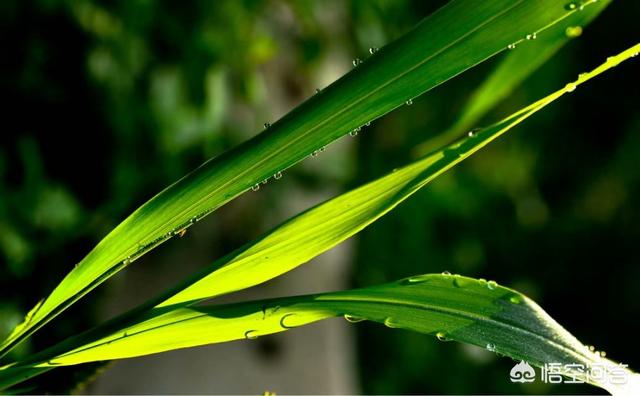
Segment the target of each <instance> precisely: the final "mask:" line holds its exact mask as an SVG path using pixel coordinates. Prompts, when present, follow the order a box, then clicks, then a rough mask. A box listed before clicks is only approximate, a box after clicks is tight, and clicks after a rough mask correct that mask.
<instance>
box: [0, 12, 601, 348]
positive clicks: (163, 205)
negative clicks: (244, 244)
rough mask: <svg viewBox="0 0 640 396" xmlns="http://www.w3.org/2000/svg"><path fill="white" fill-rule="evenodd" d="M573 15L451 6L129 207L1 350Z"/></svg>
mask: <svg viewBox="0 0 640 396" xmlns="http://www.w3.org/2000/svg"><path fill="white" fill-rule="evenodd" d="M593 1H594V0H589V1H585V2H584V4H585V5H589V4H591V3H592V2H593ZM576 12H579V11H578V9H577V8H575V7H574V8H573V9H570V8H565V7H564V5H563V4H561V3H558V2H557V1H556V0H538V1H525V0H494V1H468V0H466V1H465V0H454V1H452V2H450V3H449V4H447V5H446V6H445V7H443V8H442V9H440V10H439V11H437V12H436V13H434V14H433V15H431V16H430V17H429V18H427V19H425V20H424V21H423V22H422V23H420V24H419V25H418V26H416V27H415V28H414V29H413V30H411V31H410V32H409V33H407V34H406V35H404V36H403V37H401V38H400V39H398V40H396V41H395V42H393V43H391V44H389V45H387V46H385V47H384V48H382V49H380V51H379V52H378V53H376V54H375V55H373V56H371V57H370V58H369V59H367V60H366V61H365V62H364V63H362V64H361V65H359V66H358V67H357V68H356V69H355V70H354V71H352V72H350V73H348V74H346V75H345V76H344V77H342V78H340V79H339V80H338V81H336V82H335V83H333V84H332V85H331V86H329V87H327V88H326V89H324V90H322V92H321V93H320V94H318V95H314V96H312V97H311V98H310V99H308V100H307V101H305V102H304V103H302V104H301V105H300V106H298V107H297V108H296V109H294V110H293V111H291V112H290V113H289V114H287V115H286V116H284V117H283V118H282V119H280V120H278V121H277V122H276V123H274V124H273V125H272V126H271V127H269V128H268V129H267V130H266V131H264V132H263V133H261V134H259V135H257V136H256V137H254V138H253V139H251V140H249V141H247V142H245V143H244V144H241V145H239V146H237V147H236V148H234V149H233V150H230V151H228V152H226V153H224V154H222V155H220V156H218V157H216V158H213V159H211V160H209V161H208V162H206V163H204V164H203V165H201V166H200V167H199V168H198V169H196V170H194V171H193V172H191V173H190V174H188V175H186V176H185V177H184V178H182V179H181V180H179V181H178V182H176V183H175V184H173V185H171V186H170V187H168V188H167V189H165V190H164V191H162V192H161V193H159V194H158V195H156V196H155V197H153V198H152V199H151V200H150V201H148V202H147V203H145V204H144V205H143V206H142V207H140V208H139V209H138V210H136V211H135V212H134V213H133V214H131V215H130V216H129V217H128V218H127V219H125V220H124V221H123V222H122V223H121V224H120V225H119V226H117V227H116V228H115V229H114V230H113V231H112V232H111V233H110V234H109V235H107V236H106V237H105V238H104V239H103V240H102V241H101V242H100V243H99V244H98V245H97V246H96V247H95V248H94V249H93V250H92V251H91V252H90V253H89V254H88V255H87V256H86V257H85V258H84V259H83V260H82V261H81V262H80V263H79V264H78V265H77V266H76V267H75V268H74V269H73V270H72V271H71V272H70V273H69V274H68V275H67V276H66V277H65V278H64V279H63V280H62V282H61V283H60V284H59V285H58V286H57V287H56V288H55V289H54V290H53V292H52V293H51V294H50V295H49V297H47V298H46V299H45V301H44V303H43V304H42V305H41V306H40V307H39V308H38V309H37V310H36V311H35V313H34V315H33V316H32V317H31V318H30V320H29V321H26V322H25V325H24V326H23V327H22V328H21V329H19V331H17V332H14V333H12V335H11V337H9V338H7V339H6V340H4V342H3V343H2V344H0V356H2V355H4V354H6V353H7V352H8V351H9V350H10V349H11V348H12V347H14V346H15V345H16V344H18V343H19V342H21V341H22V340H24V339H25V338H26V337H28V336H29V335H30V334H32V333H33V332H35V331H36V330H37V329H38V328H40V327H41V326H42V325H44V324H45V323H46V322H48V321H49V320H51V319H52V318H53V317H55V316H56V315H58V314H59V313H60V312H61V311H63V310H64V309H66V308H67V307H68V306H69V305H71V304H73V303H74V302H75V301H77V300H78V299H79V298H81V297H82V296H83V295H85V294H86V293H88V292H89V291H90V290H92V289H93V288H95V287H96V286H97V285H99V284H100V283H102V282H104V281H105V280H106V279H108V278H109V277H110V276H112V275H113V274H115V273H116V272H118V271H120V270H121V269H123V268H124V267H126V266H127V265H128V264H130V263H131V262H133V261H135V260H136V259H137V258H139V257H140V256H141V255H143V254H145V253H146V252H148V251H149V250H150V249H152V248H154V247H156V246H157V245H159V244H160V243H162V242H164V241H166V240H167V239H169V238H171V237H172V236H174V235H176V234H178V233H180V232H181V230H183V229H185V228H187V227H189V226H191V225H192V224H193V223H195V222H196V221H198V220H199V219H201V218H202V217H203V216H206V215H207V214H209V213H211V212H212V211H214V210H215V209H217V208H218V207H220V206H221V205H223V204H225V203H226V202H228V201H229V200H231V199H233V198H234V197H236V196H238V195H239V194H241V193H243V192H245V191H247V190H248V189H249V188H250V187H251V186H253V185H255V184H257V183H259V182H260V181H262V180H265V179H267V178H269V177H271V176H272V175H273V174H275V173H277V172H281V171H282V170H284V169H286V168H288V167H289V166H291V165H293V164H295V163H296V162H298V161H300V160H302V159H303V158H305V157H306V156H307V155H309V153H311V152H313V151H314V150H316V149H319V148H320V147H323V146H325V145H327V144H329V143H330V142H332V141H334V140H336V139H338V138H339V137H341V136H344V135H345V134H346V133H348V132H349V131H351V130H353V129H355V128H359V127H360V126H361V125H363V124H365V123H366V122H369V121H371V120H373V119H375V118H378V117H380V116H382V115H384V114H385V113H387V112H389V111H391V110H393V109H394V108H397V107H399V106H401V105H402V104H404V103H405V102H406V101H407V100H410V99H412V98H415V97H417V96H418V95H420V94H422V93H424V92H425V91H427V90H429V89H432V88H433V87H435V86H437V85H439V84H441V83H443V82H444V81H446V80H448V79H450V78H452V77H454V76H456V75H457V74H459V73H461V72H463V71H464V70H466V69H468V68H470V67H472V66H473V65H475V64H477V63H479V62H481V61H483V60H485V59H487V58H488V57H490V56H492V55H494V54H496V53H498V52H500V51H502V50H503V49H504V48H505V47H506V46H507V45H508V44H510V43H513V42H517V41H519V40H523V37H525V36H526V35H527V34H532V33H536V34H539V33H540V32H541V31H543V30H544V29H546V28H548V27H549V26H552V25H553V24H554V23H556V22H558V21H559V20H562V19H563V18H566V17H568V16H570V15H572V14H574V13H576Z"/></svg>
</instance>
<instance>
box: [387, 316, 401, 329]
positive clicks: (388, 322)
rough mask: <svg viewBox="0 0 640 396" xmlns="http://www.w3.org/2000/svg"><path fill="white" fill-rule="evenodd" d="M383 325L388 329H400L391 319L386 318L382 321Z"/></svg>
mask: <svg viewBox="0 0 640 396" xmlns="http://www.w3.org/2000/svg"><path fill="white" fill-rule="evenodd" d="M384 325H385V326H387V327H388V328H390V329H397V328H399V327H400V325H399V324H398V323H396V322H394V321H393V319H392V318H386V319H385V320H384Z"/></svg>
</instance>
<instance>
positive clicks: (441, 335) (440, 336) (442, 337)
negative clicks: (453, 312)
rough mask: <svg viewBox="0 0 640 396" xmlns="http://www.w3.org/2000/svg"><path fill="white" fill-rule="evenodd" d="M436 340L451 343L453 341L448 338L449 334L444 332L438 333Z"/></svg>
mask: <svg viewBox="0 0 640 396" xmlns="http://www.w3.org/2000/svg"><path fill="white" fill-rule="evenodd" d="M436 338H437V339H438V340H440V341H451V339H450V338H448V337H447V334H446V333H445V332H444V331H439V332H437V333H436Z"/></svg>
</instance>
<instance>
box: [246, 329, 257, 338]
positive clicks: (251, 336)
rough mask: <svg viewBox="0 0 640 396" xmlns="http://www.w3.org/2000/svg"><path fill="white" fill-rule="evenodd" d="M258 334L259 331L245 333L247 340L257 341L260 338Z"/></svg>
mask: <svg viewBox="0 0 640 396" xmlns="http://www.w3.org/2000/svg"><path fill="white" fill-rule="evenodd" d="M257 332H258V331H257V330H247V331H246V332H245V333H244V338H246V339H247V340H255V339H256V338H258V334H256V333H257Z"/></svg>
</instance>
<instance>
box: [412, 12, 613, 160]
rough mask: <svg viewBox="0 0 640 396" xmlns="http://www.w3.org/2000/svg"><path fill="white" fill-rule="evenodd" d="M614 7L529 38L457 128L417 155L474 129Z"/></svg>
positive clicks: (500, 66)
mask: <svg viewBox="0 0 640 396" xmlns="http://www.w3.org/2000/svg"><path fill="white" fill-rule="evenodd" d="M610 3H611V0H600V1H598V2H597V3H596V4H594V5H593V6H591V7H588V8H585V9H584V10H583V11H582V12H577V13H575V14H573V15H570V16H569V17H567V18H565V19H564V20H562V21H560V22H558V23H557V24H555V25H553V26H551V27H550V28H549V29H547V30H545V31H544V32H543V33H542V34H539V35H529V36H528V40H527V41H525V42H523V43H522V44H520V45H518V46H517V47H514V48H513V51H509V52H508V53H507V54H505V55H504V58H503V59H502V60H501V61H500V63H498V65H497V67H496V68H495V69H494V70H493V71H492V72H491V74H490V75H489V77H488V78H486V79H484V80H483V82H482V84H481V85H480V86H479V87H478V89H476V91H475V92H474V93H473V95H472V96H471V98H470V99H469V100H468V101H467V103H466V105H465V107H464V108H463V109H462V111H461V114H460V115H459V116H457V118H456V122H455V124H454V125H452V126H451V128H449V129H448V130H447V131H446V132H443V133H441V134H439V135H437V136H435V137H433V138H431V139H428V140H427V141H425V142H424V143H422V144H420V145H418V146H417V147H416V149H415V150H414V151H415V152H416V153H417V154H418V155H420V154H425V153H429V152H431V151H433V150H436V149H438V148H439V147H442V146H444V145H445V144H447V143H450V142H451V141H453V140H454V139H455V138H456V137H457V136H460V134H462V133H464V132H466V131H468V130H469V129H471V128H472V127H473V126H474V125H476V123H477V122H478V121H479V120H480V119H481V118H482V117H483V116H484V115H485V114H486V113H487V112H488V111H489V110H491V109H492V108H494V107H495V106H496V105H497V104H498V103H500V102H501V101H502V100H504V99H505V98H506V97H507V96H508V95H509V94H510V93H511V92H512V91H513V90H514V89H515V88H516V87H518V86H519V85H520V84H521V83H522V82H523V81H524V80H526V79H527V77H529V76H530V75H531V74H532V73H533V72H534V71H536V70H537V69H538V68H540V66H542V65H543V64H545V63H546V62H547V60H549V59H550V58H551V57H552V56H553V55H554V54H555V53H556V52H558V50H560V48H562V47H563V46H564V45H565V44H567V43H568V42H569V41H570V40H571V39H573V38H575V37H578V36H579V35H580V34H581V33H582V30H583V28H584V27H585V26H586V25H588V24H589V23H590V22H591V21H592V20H594V19H595V18H596V17H597V16H598V15H599V14H600V13H601V12H602V11H603V10H604V9H605V8H606V7H607V6H608V5H609V4H610ZM516 49H517V50H516Z"/></svg>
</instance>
